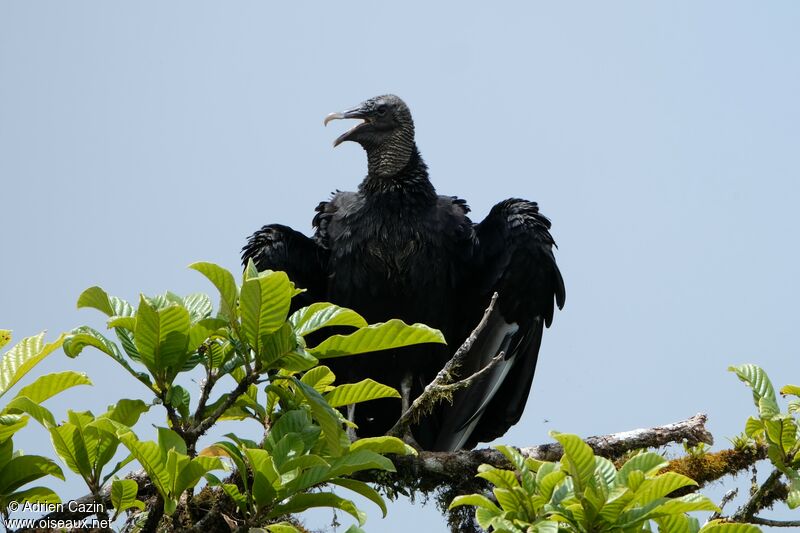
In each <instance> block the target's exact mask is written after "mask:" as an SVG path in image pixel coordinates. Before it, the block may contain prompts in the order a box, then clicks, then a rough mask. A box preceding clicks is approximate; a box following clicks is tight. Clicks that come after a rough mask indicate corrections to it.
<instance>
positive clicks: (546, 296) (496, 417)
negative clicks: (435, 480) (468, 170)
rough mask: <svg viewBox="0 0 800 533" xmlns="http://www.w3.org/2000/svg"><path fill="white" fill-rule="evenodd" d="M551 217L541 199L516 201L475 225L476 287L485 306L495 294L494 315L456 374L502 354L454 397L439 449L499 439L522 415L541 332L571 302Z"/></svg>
mask: <svg viewBox="0 0 800 533" xmlns="http://www.w3.org/2000/svg"><path fill="white" fill-rule="evenodd" d="M549 230H550V221H549V220H548V219H547V218H546V217H544V216H543V215H542V214H541V213H539V208H538V206H537V204H536V203H534V202H528V201H526V200H521V199H517V198H512V199H509V200H505V201H503V202H501V203H499V204H497V205H496V206H494V208H492V210H491V212H490V213H489V215H488V216H487V217H486V219H484V220H483V221H482V222H481V223H480V224H477V225H475V240H476V244H475V251H474V260H475V270H474V273H473V277H472V280H473V286H474V287H475V288H477V289H478V292H479V294H481V295H482V297H481V302H482V303H483V305H485V303H486V302H488V299H489V298H490V296H491V294H492V293H494V292H497V293H498V302H497V306H496V309H495V312H494V313H493V314H492V315H491V317H490V320H489V321H488V323H487V326H486V328H484V330H483V331H482V332H481V334H480V335H479V336H478V338H477V339H476V341H475V343H474V344H473V347H472V349H471V350H470V354H469V355H468V356H467V361H466V362H465V364H464V365H463V367H462V368H461V370H460V372H459V377H461V378H464V377H467V376H469V375H470V374H472V373H474V372H476V371H478V370H480V369H481V368H483V366H485V365H486V364H487V363H488V362H489V361H490V360H491V358H493V357H494V356H495V355H497V354H498V353H499V352H501V351H502V352H504V353H505V357H504V359H503V361H502V362H501V363H500V364H499V365H497V366H496V367H495V369H494V370H493V371H492V372H491V373H489V374H487V375H485V376H484V377H483V379H481V380H480V381H479V382H477V383H475V384H473V385H472V386H471V387H469V388H468V389H466V390H464V391H460V392H459V393H457V394H456V396H455V398H454V401H453V408H452V411H451V412H450V413H449V414H448V423H447V425H446V427H445V428H444V431H442V433H441V436H440V439H439V442H438V443H437V449H458V448H461V447H464V448H472V447H474V446H475V445H476V444H477V443H478V442H488V441H491V440H494V439H496V438H498V437H500V436H502V435H503V434H505V432H506V431H508V429H509V428H510V427H511V426H513V425H514V424H516V423H517V422H518V421H519V419H520V417H521V416H522V411H523V410H524V408H525V403H526V401H527V398H528V394H529V392H530V389H531V384H532V382H533V374H534V371H535V369H536V362H537V358H538V355H539V347H540V345H541V340H542V332H543V329H544V327H545V326H549V325H550V324H551V322H552V320H553V312H554V308H555V306H556V305H557V306H558V307H559V308H561V307H562V306H563V305H564V300H565V299H566V291H565V289H564V281H563V279H562V277H561V272H560V271H559V269H558V266H557V265H556V261H555V257H554V255H553V247H554V246H555V242H554V241H553V237H552V236H551V235H550V231H549Z"/></svg>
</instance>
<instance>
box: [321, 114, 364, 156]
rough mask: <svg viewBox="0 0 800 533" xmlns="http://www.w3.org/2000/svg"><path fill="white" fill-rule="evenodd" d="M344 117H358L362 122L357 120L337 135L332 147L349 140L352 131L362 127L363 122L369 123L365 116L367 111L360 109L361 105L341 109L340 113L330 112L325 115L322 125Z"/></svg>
mask: <svg viewBox="0 0 800 533" xmlns="http://www.w3.org/2000/svg"><path fill="white" fill-rule="evenodd" d="M345 118H360V119H362V120H363V121H364V122H359V123H358V124H356V125H355V126H353V127H352V128H350V129H349V130H347V131H346V132H344V133H343V134H341V135H340V136H339V137H337V138H336V140H335V141H333V146H334V148H335V147H337V146H339V145H340V144H342V143H343V142H344V141H348V140H350V136H351V135H352V134H353V133H355V131H356V130H358V129H359V128H361V127H363V126H364V125H365V124H369V117H368V116H367V113H366V112H365V111H364V109H362V108H361V107H354V108H353V109H348V110H347V111H342V112H340V113H331V114H330V115H328V116H327V117H325V120H324V121H323V125H325V126H327V125H328V122H330V121H331V120H341V119H345Z"/></svg>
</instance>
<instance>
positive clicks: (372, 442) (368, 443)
mask: <svg viewBox="0 0 800 533" xmlns="http://www.w3.org/2000/svg"><path fill="white" fill-rule="evenodd" d="M357 450H370V451H373V452H375V453H379V454H381V455H386V454H390V453H393V454H397V455H417V450H415V449H414V448H412V447H411V446H409V445H408V444H406V443H405V442H403V441H402V440H400V439H398V438H397V437H389V436H383V437H364V438H361V439H358V440H357V441H355V442H354V443H352V444H351V445H350V451H351V452H354V451H357Z"/></svg>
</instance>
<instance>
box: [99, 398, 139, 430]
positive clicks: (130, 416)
mask: <svg viewBox="0 0 800 533" xmlns="http://www.w3.org/2000/svg"><path fill="white" fill-rule="evenodd" d="M148 409H150V406H149V405H147V404H146V403H144V402H143V401H142V400H129V399H127V398H124V399H122V400H120V401H118V402H117V403H116V404H114V405H109V406H108V411H107V412H106V413H105V414H103V415H102V416H104V417H106V418H109V419H111V420H114V421H116V422H119V423H120V424H123V425H125V426H133V425H134V424H136V422H137V421H138V420H139V417H140V416H142V414H144V413H146V412H147V411H148Z"/></svg>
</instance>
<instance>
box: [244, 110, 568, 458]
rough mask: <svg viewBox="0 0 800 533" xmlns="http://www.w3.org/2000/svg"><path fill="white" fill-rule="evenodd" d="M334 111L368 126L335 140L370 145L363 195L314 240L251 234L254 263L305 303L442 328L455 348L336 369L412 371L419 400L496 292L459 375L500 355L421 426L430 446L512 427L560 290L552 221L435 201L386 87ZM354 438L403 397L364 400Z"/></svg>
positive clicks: (347, 378) (532, 211)
mask: <svg viewBox="0 0 800 533" xmlns="http://www.w3.org/2000/svg"><path fill="white" fill-rule="evenodd" d="M331 118H363V119H364V120H365V122H364V123H363V124H360V125H358V126H356V127H355V128H353V129H351V130H350V131H349V132H347V133H345V134H344V135H342V136H341V137H340V138H339V139H337V143H336V144H338V143H339V142H342V141H344V140H352V141H355V142H358V143H359V144H361V145H362V146H363V147H364V148H365V150H366V151H367V159H368V170H369V173H368V175H367V177H366V178H365V179H364V181H363V182H362V183H361V184H360V186H359V188H358V191H357V192H336V193H335V194H334V195H333V197H332V198H331V199H330V200H329V201H327V202H322V203H321V204H320V205H319V206H318V207H317V214H316V216H315V217H314V221H313V224H314V227H315V234H314V237H313V239H310V238H308V237H305V236H304V235H303V234H301V233H299V232H296V231H294V230H292V229H291V228H288V227H286V226H280V225H277V224H273V225H269V226H264V227H263V228H262V229H261V230H259V231H257V232H256V233H254V234H253V235H252V236H251V237H250V239H249V241H248V243H247V245H246V246H245V247H244V249H243V253H242V258H243V260H244V261H247V260H248V259H253V261H254V262H255V264H256V266H257V267H258V268H259V270H264V269H268V268H269V269H273V270H284V271H286V272H287V273H288V274H289V276H290V278H292V279H293V280H294V281H295V283H296V284H297V285H298V286H300V287H303V288H306V289H307V292H305V293H304V294H303V295H301V296H302V298H303V299H302V300H300V301H299V302H298V303H299V304H300V305H305V304H307V303H310V302H312V301H330V302H333V303H336V304H338V305H342V306H346V307H350V308H352V309H355V310H356V311H358V312H359V313H361V314H362V315H363V316H364V317H365V318H366V319H367V320H368V321H369V322H381V321H386V320H389V319H391V318H400V319H402V320H405V321H406V322H408V323H412V322H422V323H425V324H427V325H429V326H432V327H435V328H438V329H440V330H441V331H442V332H443V333H444V335H445V338H446V339H447V341H448V343H449V344H448V345H447V346H441V345H421V346H413V347H407V348H403V349H397V350H390V351H388V353H375V354H369V355H366V356H353V357H349V358H341V359H334V360H331V361H329V362H328V363H329V364H330V366H331V367H332V369H333V371H334V373H335V374H336V375H337V381H339V382H354V381H358V380H361V379H364V378H367V377H369V378H372V379H374V380H376V381H379V382H381V383H385V384H387V385H391V386H393V387H395V388H397V389H398V390H399V389H400V388H401V385H402V383H403V379H404V377H406V376H408V377H409V378H410V382H409V381H407V383H408V384H409V385H410V386H411V390H410V393H411V400H413V399H414V398H416V397H417V396H418V395H419V394H420V393H421V392H422V390H423V389H424V387H425V386H426V385H427V384H428V383H429V382H430V381H431V380H432V379H433V378H434V377H435V375H436V374H437V373H438V371H439V370H441V368H442V367H443V366H444V364H445V363H446V362H447V361H448V360H449V359H450V357H451V356H452V354H453V352H454V351H455V350H456V348H458V346H459V345H460V344H461V343H462V342H463V341H464V340H465V339H466V337H467V336H468V335H469V333H470V332H471V331H472V329H473V328H474V327H475V326H476V325H477V323H478V321H479V320H480V318H481V316H482V314H483V311H484V309H485V307H486V305H487V304H488V302H489V300H490V299H491V296H492V294H493V293H494V292H495V291H496V292H498V293H499V301H498V312H497V313H495V314H494V315H493V318H492V320H491V321H490V323H489V324H488V325H487V327H486V328H485V329H484V332H483V333H482V334H481V337H480V338H479V339H478V341H477V342H476V344H475V345H474V346H473V349H472V350H470V354H469V357H468V360H467V361H466V362H465V364H464V365H463V366H462V367H461V368H460V369H459V373H460V376H461V377H466V376H468V375H470V374H471V373H473V372H475V371H477V370H479V369H480V368H482V367H483V366H485V365H486V364H487V363H488V362H489V361H490V360H491V359H492V357H494V356H495V355H496V354H497V353H498V352H499V351H503V352H505V354H506V355H505V359H504V362H503V363H502V364H500V365H498V366H497V367H495V369H494V371H493V372H491V373H489V374H487V375H485V376H484V378H483V379H482V380H480V381H478V382H477V383H476V384H474V385H473V386H472V387H470V388H469V389H466V390H463V391H459V392H458V393H457V394H456V395H455V397H454V402H453V404H452V405H450V404H447V403H444V404H440V405H439V406H438V407H437V409H436V410H435V411H434V413H432V415H431V416H429V417H427V418H426V419H424V420H422V421H421V422H420V423H419V424H418V425H417V426H415V427H414V428H413V433H414V437H415V438H416V440H417V442H418V443H419V444H420V445H421V446H422V447H423V448H425V449H431V450H453V449H459V448H463V447H467V448H470V447H473V446H474V445H475V444H476V443H477V442H482V441H484V442H485V441H489V440H492V439H494V438H497V437H499V436H501V435H503V434H504V433H505V432H506V431H507V430H508V428H509V427H511V426H512V425H513V424H515V423H516V422H517V421H518V420H519V418H520V416H521V415H522V411H523V409H524V406H525V402H526V400H527V397H528V393H529V391H530V387H531V382H532V379H533V373H534V370H535V366H536V360H537V357H538V351H539V344H540V342H541V336H542V330H543V327H544V326H545V325H548V326H549V325H550V323H551V321H552V318H553V310H554V303H555V304H557V305H558V306H559V307H561V306H562V305H563V303H564V298H565V291H564V284H563V281H562V279H561V274H560V272H559V270H558V267H557V266H556V263H555V259H554V257H553V250H552V249H553V247H554V242H553V239H552V237H551V236H550V233H549V228H550V222H549V221H548V220H547V219H546V218H545V217H544V216H542V215H541V214H540V213H539V210H538V207H537V205H536V204H535V203H533V202H528V201H525V200H520V199H510V200H505V201H504V202H501V203H499V204H497V205H496V206H495V207H494V208H493V209H492V210H491V212H490V213H489V215H488V216H487V217H486V219H485V220H484V221H483V222H481V223H480V224H473V223H472V221H471V220H470V219H469V218H468V216H467V214H468V212H469V208H468V207H467V205H466V203H465V202H464V201H463V200H461V199H458V198H456V197H450V196H439V195H437V193H436V191H435V189H434V187H433V185H432V184H431V182H430V180H429V178H428V170H427V167H426V165H425V163H424V162H423V160H422V158H421V156H420V154H419V152H418V150H417V147H416V145H415V144H414V137H413V122H412V121H411V114H410V112H409V111H408V108H407V107H406V106H405V104H404V103H403V102H402V100H400V99H399V98H397V97H395V96H391V95H387V96H381V97H376V98H373V99H370V100H368V101H366V102H364V103H363V104H361V105H360V106H359V107H357V108H354V109H353V110H350V111H348V112H345V113H342V114H335V115H331V116H329V119H326V122H327V120H330V119H331ZM355 416H356V419H355V422H356V424H358V435H359V436H373V435H381V434H383V433H385V432H386V431H387V430H388V429H390V428H391V426H392V425H393V424H394V422H395V421H396V420H397V418H398V417H399V416H400V401H399V400H393V399H388V400H377V401H374V402H367V403H365V404H360V405H359V406H358V407H357V409H356V411H355Z"/></svg>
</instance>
